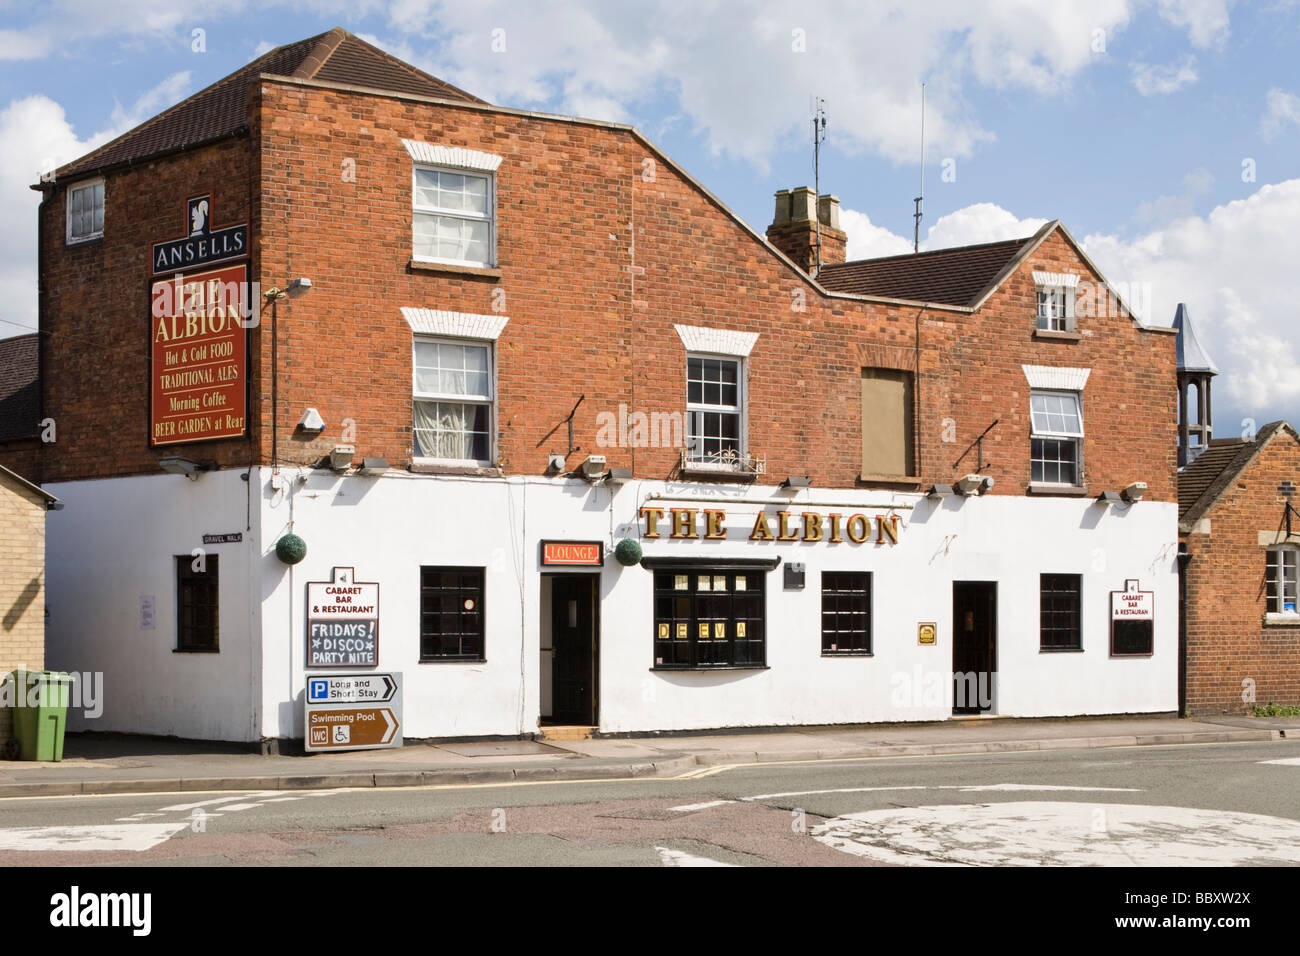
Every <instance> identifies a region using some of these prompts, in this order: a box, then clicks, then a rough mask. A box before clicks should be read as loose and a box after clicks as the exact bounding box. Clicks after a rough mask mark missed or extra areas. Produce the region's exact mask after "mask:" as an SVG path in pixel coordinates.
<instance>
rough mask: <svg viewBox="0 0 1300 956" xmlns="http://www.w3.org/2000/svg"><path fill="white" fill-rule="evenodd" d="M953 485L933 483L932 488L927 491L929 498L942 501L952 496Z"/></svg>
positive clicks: (926, 494)
mask: <svg viewBox="0 0 1300 956" xmlns="http://www.w3.org/2000/svg"><path fill="white" fill-rule="evenodd" d="M951 495H952V485H931V486H930V490H929V491H927V492H926V493H925V496H926V497H927V498H930V499H932V500H934V501H942V500H943V499H944V498H948V497H951Z"/></svg>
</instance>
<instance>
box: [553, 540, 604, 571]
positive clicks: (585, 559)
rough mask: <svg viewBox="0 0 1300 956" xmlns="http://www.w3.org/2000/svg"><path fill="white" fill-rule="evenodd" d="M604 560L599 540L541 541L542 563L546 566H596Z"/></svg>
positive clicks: (602, 547)
mask: <svg viewBox="0 0 1300 956" xmlns="http://www.w3.org/2000/svg"><path fill="white" fill-rule="evenodd" d="M604 561H605V546H604V545H603V544H602V543H601V542H599V541H543V542H542V564H543V565H544V566H547V567H556V566H559V567H582V568H598V567H600V566H601V565H602V564H603V563H604Z"/></svg>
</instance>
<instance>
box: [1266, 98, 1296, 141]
mask: <svg viewBox="0 0 1300 956" xmlns="http://www.w3.org/2000/svg"><path fill="white" fill-rule="evenodd" d="M1265 102H1266V103H1267V104H1268V112H1266V113H1265V114H1264V118H1263V119H1262V120H1261V121H1260V124H1259V132H1260V135H1261V136H1263V137H1264V139H1265V140H1266V141H1268V142H1272V141H1273V140H1275V139H1277V137H1278V135H1279V134H1280V133H1281V132H1282V130H1283V129H1284V128H1285V127H1286V126H1287V125H1288V124H1290V123H1297V124H1300V96H1296V95H1295V94H1294V93H1288V92H1286V91H1285V90H1279V89H1278V88H1277V87H1274V88H1273V89H1271V90H1269V91H1268V95H1267V96H1266V97H1265Z"/></svg>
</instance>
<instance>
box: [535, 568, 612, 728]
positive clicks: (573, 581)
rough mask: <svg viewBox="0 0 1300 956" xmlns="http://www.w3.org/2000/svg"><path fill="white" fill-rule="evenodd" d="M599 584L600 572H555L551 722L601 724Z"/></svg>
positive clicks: (581, 724)
mask: <svg viewBox="0 0 1300 956" xmlns="http://www.w3.org/2000/svg"><path fill="white" fill-rule="evenodd" d="M599 583H600V578H599V577H597V576H595V575H585V574H556V575H552V576H551V668H550V670H551V716H550V718H549V719H544V722H545V723H552V724H575V725H578V726H582V727H595V726H596V725H597V723H598V721H597V713H598V712H597V699H598V697H597V680H598V675H599V673H600V666H599V665H600V647H599V641H598V640H597V635H598V634H599V633H600V622H599V620H598V618H599V613H600V604H599V602H598V601H597V588H598V586H599Z"/></svg>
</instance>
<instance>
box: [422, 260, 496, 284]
mask: <svg viewBox="0 0 1300 956" xmlns="http://www.w3.org/2000/svg"><path fill="white" fill-rule="evenodd" d="M407 268H409V269H410V270H411V271H412V272H446V273H450V274H452V275H461V276H481V277H482V278H484V279H500V278H501V270H500V269H499V268H493V267H491V266H458V265H455V264H453V263H450V262H425V261H424V260H422V259H412V260H411V261H410V263H408V265H407Z"/></svg>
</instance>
